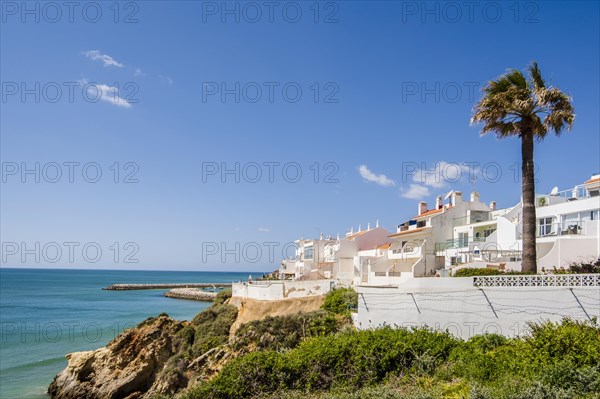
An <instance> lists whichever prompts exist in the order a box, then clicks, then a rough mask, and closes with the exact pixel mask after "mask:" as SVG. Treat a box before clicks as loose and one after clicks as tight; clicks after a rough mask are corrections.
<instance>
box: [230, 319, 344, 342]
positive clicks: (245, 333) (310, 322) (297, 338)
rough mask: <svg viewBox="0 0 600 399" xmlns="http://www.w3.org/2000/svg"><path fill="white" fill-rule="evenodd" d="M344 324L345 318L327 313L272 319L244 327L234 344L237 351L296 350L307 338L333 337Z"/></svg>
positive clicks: (256, 321)
mask: <svg viewBox="0 0 600 399" xmlns="http://www.w3.org/2000/svg"><path fill="white" fill-rule="evenodd" d="M344 324H346V321H345V320H344V319H343V318H340V317H337V316H336V315H334V314H331V313H329V312H325V311H317V312H310V313H297V314H293V315H288V316H278V317H270V316H269V317H267V318H265V319H263V320H254V321H251V322H249V323H246V324H244V325H242V326H241V327H240V328H239V329H238V330H237V331H236V334H235V339H234V340H233V342H232V344H231V345H232V347H233V348H234V349H235V350H237V351H246V352H248V351H254V350H275V351H281V350H285V349H292V348H295V347H297V346H298V345H299V344H300V342H301V341H303V340H304V339H306V338H310V337H319V336H325V335H330V334H333V333H335V332H337V331H339V330H340V328H342V326H343V325H344Z"/></svg>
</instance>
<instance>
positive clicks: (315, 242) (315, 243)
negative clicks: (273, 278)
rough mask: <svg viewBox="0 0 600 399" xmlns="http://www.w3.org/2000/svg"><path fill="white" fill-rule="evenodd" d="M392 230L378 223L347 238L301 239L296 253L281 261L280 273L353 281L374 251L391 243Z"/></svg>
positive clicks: (296, 277) (342, 283)
mask: <svg viewBox="0 0 600 399" xmlns="http://www.w3.org/2000/svg"><path fill="white" fill-rule="evenodd" d="M389 235H390V232H389V231H388V230H386V229H384V228H382V227H379V224H378V223H377V224H376V227H374V228H371V227H370V225H369V226H368V227H367V229H366V230H362V229H361V228H360V227H359V229H358V231H356V232H354V230H353V229H352V230H351V231H350V232H348V233H347V234H346V235H345V237H343V238H340V237H339V236H338V237H337V238H331V237H328V238H326V239H324V238H323V236H321V237H320V238H319V239H309V240H305V239H300V240H297V241H295V243H296V256H295V258H293V259H286V260H283V261H282V262H281V266H280V269H279V273H280V275H281V276H289V277H293V278H294V279H307V278H311V279H316V278H317V277H318V278H325V279H334V280H337V281H338V283H339V284H341V285H351V284H353V282H354V280H355V278H356V277H357V276H359V275H360V273H361V262H362V260H363V259H365V258H368V257H371V256H373V253H372V250H373V249H374V248H375V247H377V246H380V245H382V244H387V243H390V242H391V240H390V239H389V238H388V236H389Z"/></svg>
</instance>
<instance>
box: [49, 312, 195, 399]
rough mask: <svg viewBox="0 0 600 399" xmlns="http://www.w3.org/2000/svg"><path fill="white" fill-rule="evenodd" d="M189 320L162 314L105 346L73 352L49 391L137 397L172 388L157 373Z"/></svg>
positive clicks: (76, 397) (63, 395) (67, 396)
mask: <svg viewBox="0 0 600 399" xmlns="http://www.w3.org/2000/svg"><path fill="white" fill-rule="evenodd" d="M186 324H187V322H179V321H176V320H173V319H171V318H170V317H167V316H160V317H158V318H156V319H150V320H148V321H146V322H145V323H144V324H143V325H141V326H139V327H137V328H133V329H130V330H127V331H125V332H124V333H123V334H121V335H119V336H118V337H117V338H116V339H115V340H113V341H112V342H111V343H109V344H108V345H107V346H106V347H105V348H101V349H97V350H94V351H88V352H75V353H71V354H69V355H67V359H68V361H69V363H68V365H67V368H65V369H64V370H63V371H62V372H60V373H59V374H58V375H57V376H56V377H55V378H54V381H53V382H52V384H50V387H49V388H48V393H49V394H50V395H51V396H52V397H53V398H57V399H80V398H90V399H94V398H109V399H117V398H127V399H134V398H141V397H143V396H144V394H145V393H146V392H148V391H149V390H150V389H152V391H165V390H166V391H168V390H170V389H172V387H170V386H167V387H160V384H161V381H160V380H158V381H157V379H156V377H157V375H158V373H160V371H161V370H162V369H163V367H164V365H165V363H166V362H167V360H168V359H169V358H170V357H171V356H173V355H174V354H175V353H177V351H178V349H179V347H180V345H181V341H180V339H179V338H178V336H177V332H178V331H179V330H181V329H182V328H183V327H184V326H185V325H186ZM186 382H187V381H186ZM186 382H184V383H186ZM153 385H158V386H157V387H153ZM156 388H158V389H156Z"/></svg>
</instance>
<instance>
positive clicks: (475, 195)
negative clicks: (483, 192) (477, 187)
mask: <svg viewBox="0 0 600 399" xmlns="http://www.w3.org/2000/svg"><path fill="white" fill-rule="evenodd" d="M471 202H479V193H478V192H477V191H473V192H472V193H471Z"/></svg>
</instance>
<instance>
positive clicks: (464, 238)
mask: <svg viewBox="0 0 600 399" xmlns="http://www.w3.org/2000/svg"><path fill="white" fill-rule="evenodd" d="M468 245H469V233H458V246H459V247H461V248H462V247H466V246H468Z"/></svg>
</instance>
